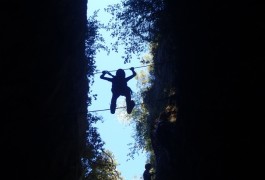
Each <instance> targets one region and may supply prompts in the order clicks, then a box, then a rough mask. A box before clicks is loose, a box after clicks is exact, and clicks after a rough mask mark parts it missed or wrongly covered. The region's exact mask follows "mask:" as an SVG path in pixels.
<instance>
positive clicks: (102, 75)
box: [100, 71, 113, 82]
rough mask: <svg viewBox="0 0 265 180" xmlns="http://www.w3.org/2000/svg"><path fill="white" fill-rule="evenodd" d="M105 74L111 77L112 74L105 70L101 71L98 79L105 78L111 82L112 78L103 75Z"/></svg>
mask: <svg viewBox="0 0 265 180" xmlns="http://www.w3.org/2000/svg"><path fill="white" fill-rule="evenodd" d="M105 74H109V75H111V76H112V77H113V75H112V74H110V73H109V72H107V71H102V74H101V75H100V79H104V80H107V81H110V82H112V78H108V77H105Z"/></svg>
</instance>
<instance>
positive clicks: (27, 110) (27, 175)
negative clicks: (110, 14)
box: [0, 0, 88, 180]
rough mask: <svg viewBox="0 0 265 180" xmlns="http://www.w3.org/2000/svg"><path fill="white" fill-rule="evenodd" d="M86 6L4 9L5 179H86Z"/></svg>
mask: <svg viewBox="0 0 265 180" xmlns="http://www.w3.org/2000/svg"><path fill="white" fill-rule="evenodd" d="M86 4H87V1H86V0H47V1H33V0H26V1H18V0H14V1H3V2H1V16H0V18H1V55H0V56H1V57H0V59H1V67H0V68H1V90H0V91H1V95H0V97H1V107H2V108H1V109H2V113H1V122H2V125H1V127H2V128H1V129H2V130H1V143H2V145H1V149H2V151H1V152H2V154H1V155H2V158H1V162H2V167H4V168H3V173H1V174H2V176H5V175H6V176H5V177H9V179H34V180H36V179H39V180H41V179H45V180H51V179H64V180H74V179H78V177H79V174H80V153H81V148H82V143H83V142H82V138H84V133H85V129H84V128H85V126H84V125H85V117H86V116H85V114H86V99H87V92H88V91H87V89H88V87H87V80H86V68H87V64H86V61H85V60H86V59H85V56H84V39H85V32H86V29H85V28H86V6H87V5H86ZM82 128H83V129H82Z"/></svg>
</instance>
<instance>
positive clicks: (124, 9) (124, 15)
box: [105, 0, 164, 63]
mask: <svg viewBox="0 0 265 180" xmlns="http://www.w3.org/2000/svg"><path fill="white" fill-rule="evenodd" d="M163 9H164V1H161V0H141V1H135V0H123V1H122V2H121V3H119V4H114V5H110V6H108V7H107V8H106V9H105V10H106V11H107V12H109V13H110V14H111V15H112V16H113V18H112V19H111V20H110V22H109V24H108V25H107V27H106V28H107V30H111V31H112V33H111V36H112V37H117V41H116V42H115V43H113V47H112V49H113V50H116V51H117V50H118V46H119V45H121V44H122V45H124V46H125V56H124V57H123V58H124V62H125V63H128V62H130V60H131V58H132V54H137V55H138V57H139V55H140V53H141V52H143V51H145V50H146V49H147V45H146V44H147V43H149V42H152V41H155V40H156V38H157V35H158V34H159V33H158V32H159V28H157V26H158V25H159V23H160V17H161V16H162V13H163Z"/></svg>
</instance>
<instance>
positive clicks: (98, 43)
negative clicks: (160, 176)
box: [82, 11, 122, 180]
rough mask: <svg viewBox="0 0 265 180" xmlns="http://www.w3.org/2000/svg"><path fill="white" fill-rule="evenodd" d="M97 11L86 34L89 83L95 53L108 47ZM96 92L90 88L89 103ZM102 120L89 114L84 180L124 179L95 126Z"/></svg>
mask: <svg viewBox="0 0 265 180" xmlns="http://www.w3.org/2000/svg"><path fill="white" fill-rule="evenodd" d="M97 12H98V11H95V13H94V15H93V16H92V17H90V18H89V19H88V22H87V34H86V41H85V46H86V51H85V52H86V57H87V61H88V65H89V68H88V72H87V78H88V82H89V85H90V86H91V85H93V83H94V72H95V69H96V66H95V55H96V52H97V51H99V50H106V51H108V48H107V47H106V46H105V45H104V44H103V43H104V38H103V37H102V35H101V34H100V33H99V32H98V29H99V28H100V26H101V25H100V23H99V22H98V21H97V19H96V17H97ZM96 96H97V95H96V94H92V91H91V90H90V91H89V93H88V100H87V105H88V106H90V105H91V101H92V98H94V99H96ZM100 120H101V121H102V118H101V117H98V116H95V115H92V114H91V113H88V114H87V121H88V123H87V128H86V137H87V139H86V145H85V148H84V151H83V156H82V164H83V169H84V170H83V176H82V179H84V180H90V179H95V180H97V179H98V180H100V179H106V180H118V179H122V178H121V177H120V173H119V172H118V171H117V170H116V166H117V163H116V162H115V159H114V156H113V154H112V153H111V152H110V151H108V150H105V149H104V147H103V146H104V142H103V141H102V139H101V137H100V134H99V133H98V131H97V128H96V127H93V124H95V123H96V122H97V121H100Z"/></svg>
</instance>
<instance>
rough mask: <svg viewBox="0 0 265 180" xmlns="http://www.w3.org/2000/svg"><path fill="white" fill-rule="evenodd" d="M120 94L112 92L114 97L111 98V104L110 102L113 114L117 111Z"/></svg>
mask: <svg viewBox="0 0 265 180" xmlns="http://www.w3.org/2000/svg"><path fill="white" fill-rule="evenodd" d="M118 97H119V95H118V94H116V93H115V94H114V93H113V94H112V98H111V104H110V112H111V114H114V113H115V110H116V101H117V99H118Z"/></svg>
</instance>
